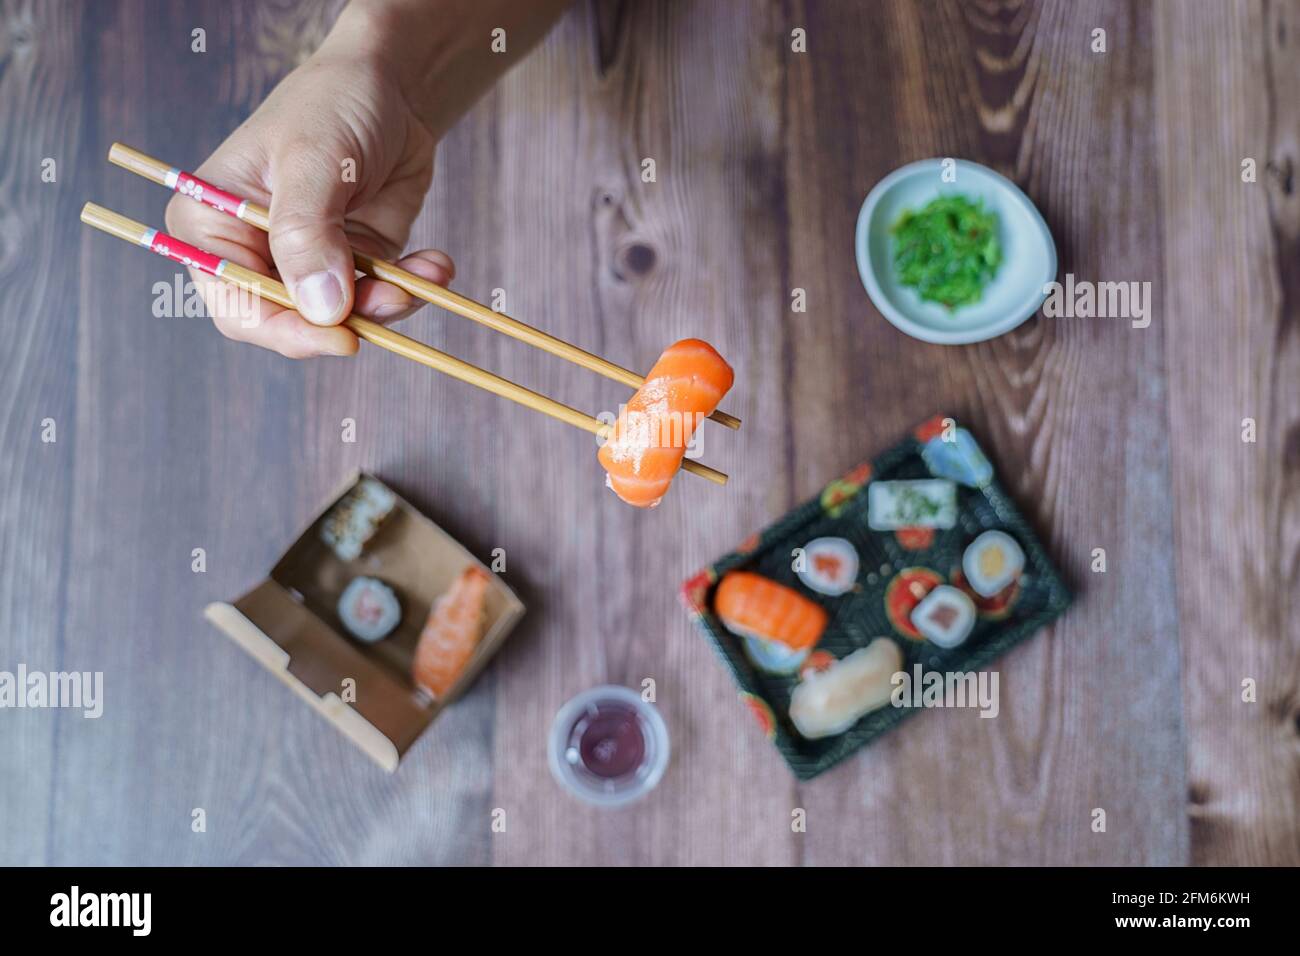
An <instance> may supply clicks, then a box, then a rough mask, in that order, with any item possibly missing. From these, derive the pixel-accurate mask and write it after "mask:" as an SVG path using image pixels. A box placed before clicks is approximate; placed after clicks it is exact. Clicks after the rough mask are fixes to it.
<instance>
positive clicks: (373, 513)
mask: <svg viewBox="0 0 1300 956" xmlns="http://www.w3.org/2000/svg"><path fill="white" fill-rule="evenodd" d="M396 504H397V496H396V495H395V494H393V493H392V492H391V491H389V490H388V489H387V488H385V487H384V486H383V485H381V484H380V483H379V482H377V481H375V479H373V478H362V479H361V480H360V481H358V482H357V483H356V484H355V485H353V486H352V490H351V491H349V492H348V493H347V494H346V495H344V496H343V498H342V500H341V501H339V503H338V504H336V505H335V506H334V507H333V508H331V509H330V512H329V514H327V515H326V516H325V520H324V521H323V522H322V523H321V528H320V536H321V540H322V541H324V542H325V543H326V544H328V545H329V546H330V550H332V551H333V552H334V554H335V555H337V556H338V559H339V560H340V561H355V560H356V559H357V558H359V557H360V556H361V549H362V548H363V547H365V544H366V542H367V541H369V540H370V539H371V538H373V537H374V536H375V532H376V531H378V530H379V526H380V525H381V524H382V523H383V521H384V519H385V518H387V517H388V515H389V513H390V512H391V511H392V510H393V506H394V505H396Z"/></svg>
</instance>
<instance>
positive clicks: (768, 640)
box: [713, 571, 828, 674]
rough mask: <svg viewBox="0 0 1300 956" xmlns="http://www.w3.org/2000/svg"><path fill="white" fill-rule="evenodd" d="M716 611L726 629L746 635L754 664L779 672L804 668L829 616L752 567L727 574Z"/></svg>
mask: <svg viewBox="0 0 1300 956" xmlns="http://www.w3.org/2000/svg"><path fill="white" fill-rule="evenodd" d="M713 610H714V611H715V612H716V613H717V615H718V618H719V619H720V620H721V621H722V623H723V625H725V626H726V628H727V630H729V631H731V632H732V633H734V634H737V635H739V636H740V637H742V638H744V639H745V649H746V651H747V652H748V653H749V656H750V658H751V659H752V660H753V661H754V663H755V664H756V665H758V666H759V667H760V668H762V669H763V670H766V671H771V672H772V673H777V674H785V673H793V672H795V671H797V670H798V669H799V665H800V664H802V663H803V661H804V659H805V658H807V656H808V653H809V652H810V651H811V650H812V649H813V646H814V645H815V644H816V643H817V642H818V641H819V640H821V636H822V632H824V631H825V630H826V623H827V620H828V615H827V613H826V611H825V610H824V609H823V608H822V607H821V605H819V604H817V603H815V602H813V601H810V600H809V599H808V598H806V597H804V596H803V595H802V594H800V593H799V592H798V591H795V590H793V589H792V588H788V587H786V586H785V585H783V584H778V583H777V582H775V581H772V580H770V579H768V578H765V577H763V576H762V575H761V574H754V573H753V572H750V571H729V572H728V573H727V574H725V575H723V577H722V583H721V584H719V585H718V590H717V593H716V594H714V596H713Z"/></svg>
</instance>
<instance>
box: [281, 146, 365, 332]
mask: <svg viewBox="0 0 1300 956" xmlns="http://www.w3.org/2000/svg"><path fill="white" fill-rule="evenodd" d="M270 178H271V186H272V194H271V235H270V249H271V256H272V258H273V259H274V260H275V265H276V268H277V269H279V271H280V277H281V279H283V281H284V284H285V285H286V286H288V287H289V294H290V295H291V296H292V297H293V301H294V304H295V305H297V306H298V311H299V313H301V314H302V316H303V318H305V319H307V320H308V321H310V322H312V323H313V324H315V325H320V326H331V325H337V324H338V323H339V322H342V321H343V319H344V318H346V317H347V315H348V314H349V313H350V312H351V311H352V301H353V278H352V277H353V267H352V252H351V250H350V249H349V247H348V240H347V236H346V235H345V233H344V232H343V216H344V213H345V212H346V211H347V204H348V200H349V199H350V198H351V196H352V194H353V191H354V190H355V188H356V187H355V183H352V182H345V181H344V177H343V175H342V171H341V169H340V167H339V166H338V165H336V164H334V161H333V160H332V159H331V158H330V155H329V151H328V150H324V149H321V148H320V147H319V144H303V143H295V142H292V141H288V142H286V143H285V144H284V145H283V146H282V147H281V148H280V149H279V150H278V151H277V152H276V153H275V154H274V155H273V156H272V157H271V168H270Z"/></svg>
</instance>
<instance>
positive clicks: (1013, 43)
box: [787, 2, 1186, 864]
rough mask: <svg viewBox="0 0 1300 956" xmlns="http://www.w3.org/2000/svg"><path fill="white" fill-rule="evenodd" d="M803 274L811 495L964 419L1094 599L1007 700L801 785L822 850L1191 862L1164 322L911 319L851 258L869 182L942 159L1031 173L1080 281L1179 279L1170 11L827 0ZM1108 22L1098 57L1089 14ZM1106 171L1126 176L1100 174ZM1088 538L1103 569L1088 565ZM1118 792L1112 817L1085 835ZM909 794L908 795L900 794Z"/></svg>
mask: <svg viewBox="0 0 1300 956" xmlns="http://www.w3.org/2000/svg"><path fill="white" fill-rule="evenodd" d="M794 25H803V26H805V27H806V28H807V30H808V34H809V52H808V54H806V55H804V56H802V57H799V56H795V57H793V58H792V59H791V61H790V63H791V66H790V71H791V72H790V81H789V91H790V92H789V98H788V107H787V109H788V113H789V116H790V132H789V135H788V142H789V148H790V159H789V168H790V169H791V170H792V173H791V177H790V203H789V208H790V219H791V222H790V230H791V240H790V248H791V250H792V261H791V265H790V273H791V280H790V284H791V285H792V286H806V287H807V288H808V289H809V300H810V303H811V305H810V312H809V314H808V315H807V316H803V317H797V319H798V321H800V322H802V323H804V324H805V325H806V326H807V327H808V328H809V330H812V329H815V332H810V334H801V335H796V336H795V338H794V349H795V354H794V362H793V374H792V379H791V384H790V389H791V401H792V403H793V404H794V405H795V406H796V407H801V408H825V409H835V410H836V414H835V427H833V428H829V427H828V428H815V427H802V428H800V429H798V430H797V431H796V432H795V433H794V434H793V436H792V442H793V444H792V452H793V459H794V461H795V462H797V469H798V471H797V475H796V480H797V492H798V494H799V495H800V496H802V495H806V494H809V493H812V492H813V491H815V490H816V489H817V488H818V487H819V486H820V484H821V483H823V482H824V481H825V480H827V478H829V477H831V476H834V475H836V474H840V473H842V472H843V471H844V470H846V469H847V468H848V467H850V466H851V465H852V464H854V463H855V462H857V461H859V460H861V459H863V458H866V457H868V456H869V455H870V454H872V453H874V452H875V451H877V450H879V449H881V448H883V447H885V446H886V445H888V444H890V443H892V442H893V441H896V440H897V439H898V438H899V437H900V436H901V435H902V434H903V433H904V432H905V431H906V429H907V428H909V427H910V426H911V425H913V424H914V423H916V422H917V421H919V420H921V419H923V418H926V417H928V416H929V415H930V414H933V413H934V412H937V411H944V410H946V411H949V412H951V413H952V414H954V415H956V416H957V417H958V419H959V420H962V421H965V422H967V423H969V424H970V426H971V427H972V428H973V430H974V432H975V434H976V436H977V437H978V438H979V439H980V440H981V441H982V442H983V443H984V444H985V446H986V447H987V448H988V449H989V451H990V454H991V456H992V457H993V459H994V463H995V465H996V466H997V467H998V468H999V469H1000V474H1001V476H1002V479H1003V481H1004V483H1005V484H1006V486H1007V488H1008V490H1009V491H1010V492H1011V494H1012V495H1013V496H1014V497H1015V498H1016V500H1017V501H1018V502H1019V503H1020V505H1021V507H1022V509H1023V510H1024V511H1025V512H1026V513H1027V515H1028V516H1029V517H1030V520H1031V522H1032V523H1033V524H1034V525H1035V526H1036V527H1037V528H1038V529H1039V531H1040V533H1041V534H1042V535H1043V536H1044V539H1045V541H1046V543H1047V546H1048V550H1049V552H1050V553H1051V554H1053V555H1054V557H1055V558H1056V560H1057V561H1058V562H1059V563H1060V565H1061V566H1062V567H1063V569H1064V570H1065V573H1066V577H1067V580H1069V581H1070V582H1071V583H1072V586H1073V587H1075V588H1076V589H1077V591H1078V592H1079V595H1078V601H1077V603H1076V605H1075V606H1074V607H1073V608H1071V610H1070V611H1069V613H1068V614H1067V615H1066V616H1065V617H1064V618H1063V619H1062V620H1061V621H1059V622H1058V623H1057V624H1056V625H1055V626H1053V627H1050V628H1048V629H1046V631H1045V632H1044V633H1043V634H1041V635H1039V636H1038V637H1036V638H1035V639H1034V640H1033V641H1032V642H1030V643H1029V644H1027V645H1025V646H1023V647H1021V648H1019V649H1017V650H1016V651H1014V652H1013V653H1011V654H1010V655H1008V656H1007V657H1006V658H1004V659H1003V660H1001V661H999V662H998V665H997V670H998V671H999V673H1000V680H1001V698H1002V699H1001V714H1000V716H999V717H998V718H996V719H992V720H987V719H979V718H978V717H977V716H976V715H975V714H974V713H971V712H952V713H949V712H939V713H934V714H924V715H920V716H919V717H917V718H915V719H914V720H913V721H909V722H908V723H907V724H905V725H904V726H902V727H900V728H899V729H898V730H897V731H895V732H894V733H892V734H890V735H889V736H888V737H887V738H884V739H882V740H881V741H879V742H878V743H877V744H875V745H874V746H872V747H871V748H869V749H868V750H867V751H866V752H864V753H863V754H862V755H860V756H858V757H856V758H855V759H853V760H852V761H849V762H847V763H846V764H845V765H843V766H841V767H839V768H837V769H836V770H834V771H832V772H831V773H829V774H828V775H826V776H825V777H824V778H819V779H817V780H815V781H813V782H812V783H810V784H808V785H807V786H804V787H801V788H800V794H799V797H800V800H801V801H802V805H803V806H804V808H805V809H806V810H807V812H808V815H809V824H808V826H809V832H808V834H807V837H806V839H805V841H804V854H803V859H804V860H805V862H808V863H816V864H836V863H868V864H899V863H909V864H952V863H995V864H1013V863H1020V864H1040V863H1087V864H1093V863H1110V864H1136V863H1178V862H1181V861H1182V860H1183V859H1185V856H1186V827H1185V824H1183V823H1182V822H1181V820H1182V818H1181V813H1180V808H1181V793H1182V741H1181V733H1180V726H1179V719H1178V710H1177V707H1176V706H1175V704H1174V699H1173V696H1172V690H1171V688H1173V687H1176V686H1177V680H1178V647H1177V642H1176V632H1175V625H1176V622H1175V614H1174V607H1173V580H1174V579H1173V574H1174V569H1173V566H1172V560H1171V554H1170V548H1169V541H1170V537H1171V521H1172V518H1171V508H1170V503H1169V500H1168V493H1167V487H1168V485H1167V481H1168V478H1167V475H1168V464H1167V454H1168V452H1167V441H1168V439H1167V434H1166V430H1165V419H1164V379H1165V375H1164V370H1163V352H1162V335H1163V331H1162V328H1161V326H1160V325H1159V324H1158V323H1153V325H1152V326H1151V327H1150V328H1148V329H1145V330H1135V329H1132V328H1131V327H1130V326H1129V324H1128V323H1127V322H1121V321H1115V320H1084V319H1077V320H1045V319H1043V318H1041V317H1040V318H1037V319H1034V320H1031V321H1030V322H1029V323H1028V324H1026V325H1025V326H1022V327H1021V328H1020V329H1019V330H1017V331H1015V332H1013V333H1011V334H1009V335H1006V336H1003V337H1001V338H999V339H996V340H994V341H992V342H988V343H983V344H980V345H975V346H969V347H963V348H951V347H943V346H933V345H926V344H924V343H921V342H917V341H914V340H912V339H909V338H906V337H905V336H903V335H902V334H901V333H899V332H896V331H895V330H893V329H892V327H890V326H889V325H887V324H886V323H885V322H884V320H883V319H882V318H881V317H880V316H879V314H878V313H877V312H876V310H875V309H874V308H873V307H872V305H871V304H870V301H869V299H868V298H867V296H866V294H865V293H864V291H863V289H862V286H861V283H860V281H859V279H858V276H857V271H856V266H855V264H854V260H853V248H852V237H853V229H854V222H855V219H856V216H857V212H858V208H859V206H860V204H861V202H862V200H863V198H864V197H865V195H866V193H867V192H868V191H869V189H870V188H871V186H872V185H873V184H874V183H875V182H876V181H877V180H878V179H879V178H881V177H882V176H884V175H885V174H886V173H888V172H889V171H890V170H891V169H893V168H894V167H896V166H898V165H901V164H903V163H905V162H909V161H912V160H917V159H923V158H927V157H932V156H960V157H965V158H969V159H973V160H976V161H979V162H984V163H985V164H987V165H991V166H993V167H994V168H996V169H999V170H1000V171H1001V172H1003V173H1004V174H1006V175H1008V176H1010V177H1011V178H1012V179H1013V180H1015V181H1017V182H1018V183H1020V184H1021V185H1022V186H1023V188H1025V189H1026V191H1027V192H1028V194H1029V195H1030V196H1031V198H1033V199H1034V200H1035V202H1036V203H1037V204H1038V206H1039V207H1040V209H1041V210H1042V212H1043V214H1044V216H1045V217H1046V219H1047V221H1048V224H1049V226H1051V228H1052V230H1053V234H1054V236H1055V237H1056V240H1057V244H1058V252H1059V255H1060V263H1061V270H1060V271H1061V272H1062V273H1065V272H1067V271H1072V272H1074V273H1075V274H1077V275H1078V276H1079V278H1081V279H1082V278H1087V279H1090V280H1092V281H1099V280H1106V279H1152V278H1156V277H1158V276H1159V270H1160V263H1161V259H1160V248H1161V245H1160V244H1161V237H1160V234H1159V231H1158V228H1157V226H1158V215H1157V214H1158V209H1157V206H1156V202H1155V194H1154V192H1153V191H1152V190H1151V189H1150V183H1151V182H1152V181H1153V180H1154V179H1155V177H1156V176H1157V175H1158V169H1157V167H1156V163H1155V153H1154V150H1155V144H1154V141H1153V134H1152V132H1151V114H1152V110H1153V104H1152V97H1153V93H1152V78H1151V76H1150V66H1149V63H1150V56H1149V52H1150V51H1149V49H1148V44H1149V40H1147V39H1145V38H1147V37H1149V35H1150V15H1149V12H1148V11H1146V10H1145V9H1144V8H1142V7H1140V6H1132V7H1127V6H1115V5H1102V4H1095V3H1094V4H1089V3H1078V4H1065V3H1043V4H957V3H943V4H915V3H909V2H898V3H887V4H816V5H811V4H810V5H808V6H807V7H805V8H802V9H800V10H797V11H796V12H795V13H794V14H792V21H791V23H790V26H794ZM1095 26H1101V27H1104V28H1106V29H1107V31H1108V34H1109V38H1110V49H1111V52H1110V53H1108V54H1107V55H1106V56H1105V58H1104V59H1100V58H1098V57H1097V56H1096V55H1095V54H1092V53H1091V52H1090V51H1089V46H1088V41H1089V35H1090V31H1091V29H1092V28H1093V27H1095ZM1099 183H1106V184H1107V186H1106V188H1104V189H1099V188H1098V184H1099ZM1094 547H1104V548H1105V549H1106V551H1107V555H1108V561H1109V571H1108V573H1107V574H1105V575H1101V574H1091V573H1090V572H1089V559H1090V553H1091V550H1092V549H1093V548H1094ZM1094 807H1102V808H1104V809H1106V811H1107V814H1108V832H1107V833H1105V834H1095V833H1093V832H1092V831H1091V829H1090V823H1091V816H1090V813H1091V810H1092V808H1094ZM901 808H906V812H900V809H901Z"/></svg>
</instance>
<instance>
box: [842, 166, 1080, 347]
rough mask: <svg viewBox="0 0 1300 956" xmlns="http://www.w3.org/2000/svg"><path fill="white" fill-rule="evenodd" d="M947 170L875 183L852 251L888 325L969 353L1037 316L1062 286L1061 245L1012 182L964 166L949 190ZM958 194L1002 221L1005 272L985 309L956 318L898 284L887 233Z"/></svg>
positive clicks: (918, 169) (896, 175)
mask: <svg viewBox="0 0 1300 956" xmlns="http://www.w3.org/2000/svg"><path fill="white" fill-rule="evenodd" d="M944 162H945V161H944V160H942V159H923V160H921V161H919V162H915V163H909V164H908V165H906V166H902V167H900V168H899V169H896V170H894V171H893V172H892V173H890V174H889V175H888V176H886V177H885V178H884V179H882V180H881V181H880V182H878V183H876V185H875V187H874V188H873V189H872V190H871V192H870V193H869V194H868V195H867V199H866V202H864V203H863V204H862V211H861V212H860V213H858V228H857V234H856V236H855V240H854V246H855V251H856V253H857V259H858V272H859V273H860V274H861V276H862V284H863V285H864V286H866V287H867V294H868V295H869V296H871V301H872V302H874V303H875V305H876V308H877V309H879V310H880V312H881V314H882V315H884V317H885V318H886V319H888V320H889V321H890V322H891V323H892V324H893V325H895V326H896V327H897V328H899V329H901V330H902V331H904V332H906V333H907V334H908V335H911V336H913V337H915V338H918V339H921V340H922V341H925V342H935V343H938V344H940V345H965V344H968V343H970V342H983V341H984V340H985V339H991V338H993V337H994V336H997V335H1001V334H1002V333H1004V332H1010V331H1011V330H1012V329H1014V328H1015V327H1016V326H1018V325H1020V324H1021V323H1022V322H1024V321H1025V319H1027V318H1029V317H1030V316H1031V315H1033V314H1034V313H1035V312H1037V311H1038V307H1039V306H1040V305H1042V304H1043V299H1044V298H1046V296H1047V292H1046V289H1045V287H1046V286H1047V284H1048V283H1050V282H1053V281H1055V279H1056V244H1055V243H1054V242H1053V241H1052V234H1051V232H1050V231H1049V230H1048V228H1047V223H1046V222H1044V221H1043V217H1042V215H1041V214H1040V213H1039V212H1038V209H1037V208H1036V207H1035V206H1034V204H1033V203H1032V202H1030V200H1029V197H1028V196H1026V195H1025V194H1024V193H1023V192H1021V191H1020V188H1019V187H1018V186H1016V184H1015V183H1013V182H1011V180H1009V179H1007V178H1006V177H1005V176H1001V175H999V174H998V173H995V172H994V171H993V170H991V169H989V168H988V167H987V166H981V165H980V164H979V163H972V162H968V161H967V160H964V159H958V160H954V163H955V167H954V168H955V172H956V178H955V181H954V182H950V183H949V182H944V181H943V178H942V174H943V168H944V167H943V164H944ZM952 193H960V194H961V195H964V196H968V197H970V198H971V199H974V200H979V199H982V200H984V207H985V208H986V209H989V210H991V211H993V212H995V213H997V215H998V224H999V235H998V238H999V239H1000V240H1001V242H1002V265H1001V266H1000V267H999V268H998V271H997V274H996V275H995V276H994V277H993V281H992V282H990V283H989V284H988V286H987V287H986V288H985V290H984V295H983V297H982V298H981V299H980V301H979V302H976V303H974V304H973V305H967V306H962V307H961V308H958V309H954V310H951V311H950V310H948V309H946V308H944V307H943V306H941V305H939V304H938V303H935V302H925V301H923V300H922V299H921V297H920V295H918V294H917V292H916V290H915V289H912V288H908V287H907V286H904V285H901V284H900V283H899V282H898V280H897V278H896V276H895V274H894V263H893V254H892V244H893V237H892V236H890V234H889V230H890V227H891V226H893V224H894V223H896V222H897V221H898V218H899V217H900V216H901V215H902V214H903V213H904V212H905V211H906V210H909V209H911V210H919V209H920V208H921V207H923V206H924V205H925V204H926V203H928V202H930V200H932V199H934V198H936V197H938V196H941V195H947V194H952Z"/></svg>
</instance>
